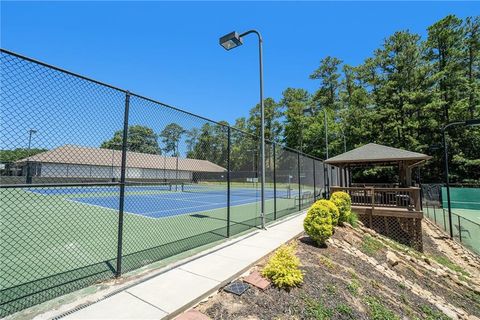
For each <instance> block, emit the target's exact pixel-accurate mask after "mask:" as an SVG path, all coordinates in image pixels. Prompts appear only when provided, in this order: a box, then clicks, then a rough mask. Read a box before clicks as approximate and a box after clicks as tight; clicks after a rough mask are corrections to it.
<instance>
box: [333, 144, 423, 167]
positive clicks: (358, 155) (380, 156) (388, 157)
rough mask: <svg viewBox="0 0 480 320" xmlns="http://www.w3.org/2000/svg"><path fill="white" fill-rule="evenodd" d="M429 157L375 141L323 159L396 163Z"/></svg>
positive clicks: (348, 161)
mask: <svg viewBox="0 0 480 320" xmlns="http://www.w3.org/2000/svg"><path fill="white" fill-rule="evenodd" d="M431 158H432V157H431V156H428V155H426V154H423V153H418V152H413V151H408V150H403V149H398V148H392V147H388V146H384V145H381V144H376V143H369V144H366V145H364V146H362V147H359V148H356V149H353V150H350V151H348V152H345V153H342V154H340V155H338V156H336V157H333V158H330V159H328V160H325V163H328V164H332V165H340V164H366V163H397V162H400V161H409V162H418V161H421V160H428V159H431Z"/></svg>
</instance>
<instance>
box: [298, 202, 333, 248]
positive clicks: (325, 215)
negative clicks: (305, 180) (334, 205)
mask: <svg viewBox="0 0 480 320" xmlns="http://www.w3.org/2000/svg"><path fill="white" fill-rule="evenodd" d="M325 202H329V201H326V200H319V201H317V202H315V203H314V204H313V205H312V206H311V207H310V209H308V212H307V216H306V217H305V220H304V221H303V228H304V230H305V232H306V233H307V234H308V235H309V236H310V238H312V240H313V241H315V243H316V244H318V245H324V244H325V241H327V239H328V238H330V237H331V236H332V233H333V225H332V213H331V210H330V207H329V206H327V205H325ZM337 212H338V211H337Z"/></svg>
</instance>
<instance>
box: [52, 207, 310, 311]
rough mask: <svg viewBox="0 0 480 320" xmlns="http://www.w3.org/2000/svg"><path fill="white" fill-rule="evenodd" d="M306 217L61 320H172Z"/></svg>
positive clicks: (300, 225)
mask: <svg viewBox="0 0 480 320" xmlns="http://www.w3.org/2000/svg"><path fill="white" fill-rule="evenodd" d="M304 217H305V213H301V214H297V215H295V216H292V217H289V218H286V219H284V220H282V221H279V222H277V223H275V224H273V225H270V226H269V227H268V228H267V230H256V231H254V232H253V233H249V234H246V235H243V236H241V237H239V238H234V239H232V240H229V241H227V242H224V243H222V244H220V245H218V246H216V247H214V248H211V249H209V250H207V251H206V252H201V253H199V254H197V255H195V256H193V257H192V258H190V259H189V260H188V261H186V262H185V263H182V264H180V265H177V266H176V267H174V268H171V269H169V270H167V271H165V272H163V273H161V274H159V275H158V276H155V277H153V278H150V279H148V280H146V281H144V282H142V283H139V284H136V285H133V286H130V287H128V288H127V289H125V290H123V291H120V292H119V293H116V294H114V295H112V296H109V297H107V298H105V299H103V300H100V301H98V302H96V303H93V304H91V305H88V306H86V307H84V308H82V309H80V310H78V311H76V312H73V313H70V312H69V313H68V314H67V315H65V316H64V317H61V319H163V318H173V317H175V316H176V315H178V314H180V313H181V312H183V311H185V310H186V309H188V308H190V307H192V306H193V305H195V304H196V303H198V302H199V301H201V300H202V299H204V298H205V297H207V296H208V295H210V294H212V293H214V292H215V291H217V290H218V289H219V288H221V287H222V286H224V285H226V284H227V283H229V282H231V281H232V280H233V279H235V278H237V277H238V276H240V275H241V274H243V273H244V272H245V271H247V270H248V269H249V268H250V267H251V266H253V265H255V263H256V262H257V261H259V260H260V259H262V258H263V257H265V256H266V255H268V254H269V253H270V252H272V251H273V250H275V249H276V248H277V247H279V246H280V245H282V244H283V243H285V242H287V241H289V240H290V239H292V238H294V237H295V236H297V235H299V234H300V233H301V232H302V231H303V219H304Z"/></svg>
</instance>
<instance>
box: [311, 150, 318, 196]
mask: <svg viewBox="0 0 480 320" xmlns="http://www.w3.org/2000/svg"><path fill="white" fill-rule="evenodd" d="M312 162H313V202H315V201H317V181H316V177H315V176H316V173H315V159H312Z"/></svg>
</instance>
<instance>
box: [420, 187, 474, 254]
mask: <svg viewBox="0 0 480 320" xmlns="http://www.w3.org/2000/svg"><path fill="white" fill-rule="evenodd" d="M424 196H425V197H426V200H427V201H426V202H425V203H424V214H425V215H426V216H427V217H428V218H429V219H430V220H432V221H434V222H435V223H436V224H437V225H438V226H439V227H441V228H442V229H444V230H445V231H446V232H449V231H450V222H449V216H448V204H447V193H446V188H445V187H443V186H442V185H432V186H427V188H424ZM479 201H480V188H465V187H464V188H455V187H451V188H450V205H451V212H452V226H453V228H452V231H453V236H454V237H455V238H456V239H457V240H459V241H460V242H462V243H463V244H464V245H465V246H467V247H468V248H470V249H471V250H473V251H475V252H477V253H479V254H480V202H479Z"/></svg>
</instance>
